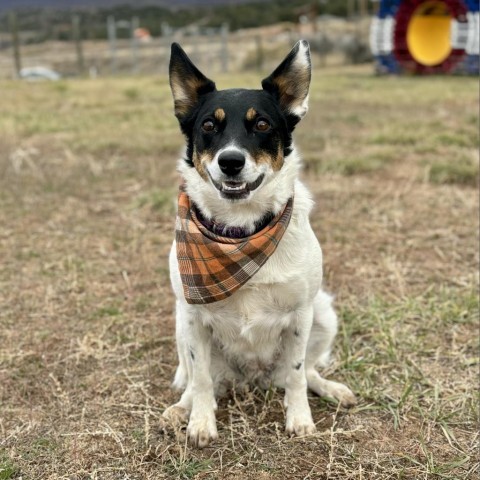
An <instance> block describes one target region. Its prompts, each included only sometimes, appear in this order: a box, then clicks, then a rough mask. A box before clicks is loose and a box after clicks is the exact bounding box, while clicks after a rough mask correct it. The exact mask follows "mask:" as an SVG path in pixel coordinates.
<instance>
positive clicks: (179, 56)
mask: <svg viewBox="0 0 480 480" xmlns="http://www.w3.org/2000/svg"><path fill="white" fill-rule="evenodd" d="M169 71H170V88H171V89H172V94H173V100H174V104H175V116H176V117H177V118H178V119H179V120H180V121H181V120H182V119H183V118H185V117H186V116H187V115H188V113H189V112H190V110H191V109H192V108H193V107H194V106H195V104H196V103H197V101H198V98H199V97H200V95H204V94H205V93H209V92H213V91H214V90H215V88H216V87H215V83H214V82H212V80H210V79H208V78H207V77H206V76H205V75H204V74H203V73H202V72H201V71H200V70H199V69H198V68H197V67H196V66H195V65H194V64H193V63H192V61H191V60H190V59H189V58H188V56H187V54H186V53H185V52H184V51H183V49H182V47H180V45H179V44H178V43H172V53H171V55H170V69H169Z"/></svg>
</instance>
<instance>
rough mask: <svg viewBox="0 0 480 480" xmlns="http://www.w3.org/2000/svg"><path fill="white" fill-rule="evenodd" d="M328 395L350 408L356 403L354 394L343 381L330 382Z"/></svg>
mask: <svg viewBox="0 0 480 480" xmlns="http://www.w3.org/2000/svg"><path fill="white" fill-rule="evenodd" d="M330 383H331V385H330V386H329V387H330V391H329V396H331V397H333V398H335V399H337V400H338V401H339V403H340V405H341V406H342V407H346V408H351V407H354V406H355V405H356V404H357V398H356V397H355V394H354V393H353V392H352V391H351V390H350V389H349V388H348V387H347V386H346V385H343V383H338V382H330Z"/></svg>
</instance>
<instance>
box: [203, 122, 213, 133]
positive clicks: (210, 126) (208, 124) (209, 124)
mask: <svg viewBox="0 0 480 480" xmlns="http://www.w3.org/2000/svg"><path fill="white" fill-rule="evenodd" d="M202 129H203V130H204V131H205V132H213V131H214V130H215V124H214V123H213V122H212V121H211V120H205V121H204V122H203V123H202Z"/></svg>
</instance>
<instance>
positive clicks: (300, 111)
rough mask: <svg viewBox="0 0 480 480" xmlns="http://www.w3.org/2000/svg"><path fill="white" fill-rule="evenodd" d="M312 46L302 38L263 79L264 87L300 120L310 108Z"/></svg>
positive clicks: (289, 112)
mask: <svg viewBox="0 0 480 480" xmlns="http://www.w3.org/2000/svg"><path fill="white" fill-rule="evenodd" d="M311 70H312V67H311V62H310V47H309V45H308V42H307V41H306V40H300V41H299V42H297V44H296V45H295V46H294V47H293V49H292V51H291V52H290V53H289V54H288V55H287V56H286V58H285V60H283V62H282V63H281V64H280V65H279V66H278V67H277V68H276V69H275V71H274V72H273V73H272V74H271V75H270V76H269V77H267V78H265V79H264V80H263V81H262V87H263V89H264V90H266V91H267V92H270V93H271V94H272V95H274V96H275V98H276V99H277V100H278V102H279V103H280V107H281V108H282V110H283V111H284V112H285V113H286V114H287V115H292V116H293V117H294V119H295V117H296V121H294V124H295V123H297V122H298V121H300V120H301V119H302V118H303V117H304V116H305V114H306V113H307V110H308V89H309V87H310V78H311Z"/></svg>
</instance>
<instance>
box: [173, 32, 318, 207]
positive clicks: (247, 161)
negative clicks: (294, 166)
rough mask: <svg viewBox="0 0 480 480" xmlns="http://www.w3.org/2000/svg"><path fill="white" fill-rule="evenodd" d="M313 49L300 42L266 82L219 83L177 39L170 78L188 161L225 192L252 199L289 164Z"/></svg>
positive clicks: (224, 194)
mask: <svg viewBox="0 0 480 480" xmlns="http://www.w3.org/2000/svg"><path fill="white" fill-rule="evenodd" d="M310 76H311V65H310V52H309V47H308V43H307V42H306V41H303V40H302V41H300V42H298V43H297V44H296V45H295V47H294V48H293V49H292V51H291V52H290V53H289V54H288V55H287V57H286V58H285V59H284V60H283V62H282V63H281V64H280V65H279V66H278V67H277V68H276V69H275V71H274V72H273V73H272V74H271V75H270V76H268V77H267V78H265V79H264V80H263V81H262V87H263V88H262V89H261V90H247V89H229V90H217V89H216V87H215V83H214V82H213V81H212V80H210V79H208V78H207V77H205V75H203V74H202V73H201V72H200V71H199V70H198V68H197V67H196V66H195V65H194V64H193V63H192V62H191V60H190V59H189V58H188V56H187V55H186V53H185V52H184V51H183V50H182V48H181V47H180V46H179V45H178V44H176V43H174V44H173V45H172V54H171V58H170V86H171V89H172V93H173V98H174V104H175V115H176V117H177V118H178V120H179V122H180V127H181V129H182V132H183V133H184V135H185V137H186V139H187V150H186V158H185V160H186V162H187V163H188V164H189V165H190V166H191V167H194V168H195V169H196V171H197V172H198V174H199V176H200V177H201V178H202V179H203V181H204V182H205V183H206V184H207V185H208V186H209V188H211V189H213V190H215V191H216V192H217V194H218V195H219V196H220V198H223V199H228V200H230V201H235V202H248V201H249V199H250V198H252V197H253V196H254V195H255V194H256V192H257V191H259V190H261V189H262V188H263V186H264V185H265V184H267V183H269V182H270V181H271V180H272V178H274V177H275V175H277V174H278V172H279V171H280V170H281V169H282V167H283V166H284V161H285V158H286V157H287V156H288V154H289V153H290V152H291V150H292V131H293V129H294V128H295V125H296V124H297V123H298V122H299V121H300V120H301V119H302V118H303V116H304V115H305V114H306V112H307V109H308V105H307V103H308V89H309V86H310Z"/></svg>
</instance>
